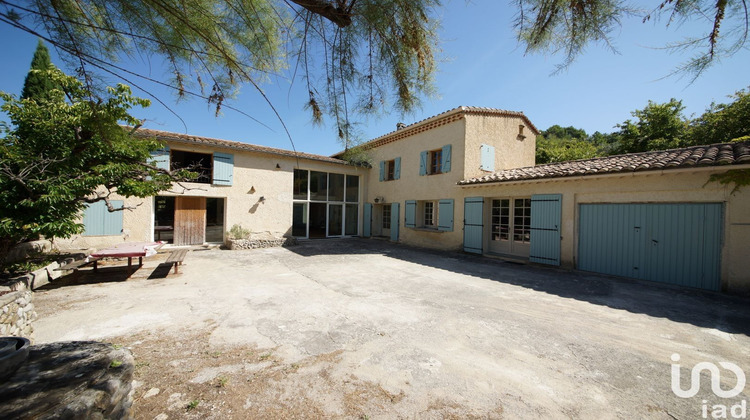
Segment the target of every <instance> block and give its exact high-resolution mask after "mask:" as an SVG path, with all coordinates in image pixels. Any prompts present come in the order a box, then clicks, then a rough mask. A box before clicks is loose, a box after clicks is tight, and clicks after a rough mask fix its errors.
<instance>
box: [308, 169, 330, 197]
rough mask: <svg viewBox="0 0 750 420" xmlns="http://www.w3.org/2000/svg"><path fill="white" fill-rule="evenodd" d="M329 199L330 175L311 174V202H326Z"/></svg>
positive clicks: (322, 173)
mask: <svg viewBox="0 0 750 420" xmlns="http://www.w3.org/2000/svg"><path fill="white" fill-rule="evenodd" d="M327 198H328V174H327V173H325V172H315V171H312V172H310V200H318V201H326V199H327Z"/></svg>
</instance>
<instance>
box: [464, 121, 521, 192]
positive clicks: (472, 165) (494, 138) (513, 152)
mask: <svg viewBox="0 0 750 420" xmlns="http://www.w3.org/2000/svg"><path fill="white" fill-rule="evenodd" d="M465 119H466V143H465V144H466V146H465V150H466V151H465V156H466V158H465V164H464V168H465V169H464V179H469V178H474V177H480V176H484V175H487V174H490V173H492V172H488V171H482V170H481V169H480V165H481V154H480V147H481V146H482V144H487V145H490V146H494V147H495V172H498V171H502V170H505V169H514V168H523V167H526V166H534V163H535V159H536V135H535V134H534V133H533V132H532V130H531V128H530V127H528V126H527V124H526V123H525V122H524V121H523V119H521V118H518V117H508V116H484V115H466V116H465ZM519 125H523V126H524V130H523V131H524V135H523V136H519V135H518V126H519Z"/></svg>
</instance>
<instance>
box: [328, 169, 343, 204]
mask: <svg viewBox="0 0 750 420" xmlns="http://www.w3.org/2000/svg"><path fill="white" fill-rule="evenodd" d="M328 201H344V174H328Z"/></svg>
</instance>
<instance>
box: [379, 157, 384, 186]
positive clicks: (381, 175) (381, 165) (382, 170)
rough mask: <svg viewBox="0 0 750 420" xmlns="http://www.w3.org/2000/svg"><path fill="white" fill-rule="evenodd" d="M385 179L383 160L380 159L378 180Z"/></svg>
mask: <svg viewBox="0 0 750 420" xmlns="http://www.w3.org/2000/svg"><path fill="white" fill-rule="evenodd" d="M383 181H385V161H384V160H381V161H380V182H383Z"/></svg>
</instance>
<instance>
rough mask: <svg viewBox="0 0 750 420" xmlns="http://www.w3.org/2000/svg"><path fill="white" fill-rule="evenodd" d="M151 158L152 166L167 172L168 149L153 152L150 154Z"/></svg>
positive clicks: (166, 147)
mask: <svg viewBox="0 0 750 420" xmlns="http://www.w3.org/2000/svg"><path fill="white" fill-rule="evenodd" d="M151 158H152V159H153V164H154V166H156V167H157V168H159V169H164V170H167V171H168V170H169V147H168V146H165V147H164V148H163V149H160V150H154V151H153V152H151Z"/></svg>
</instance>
